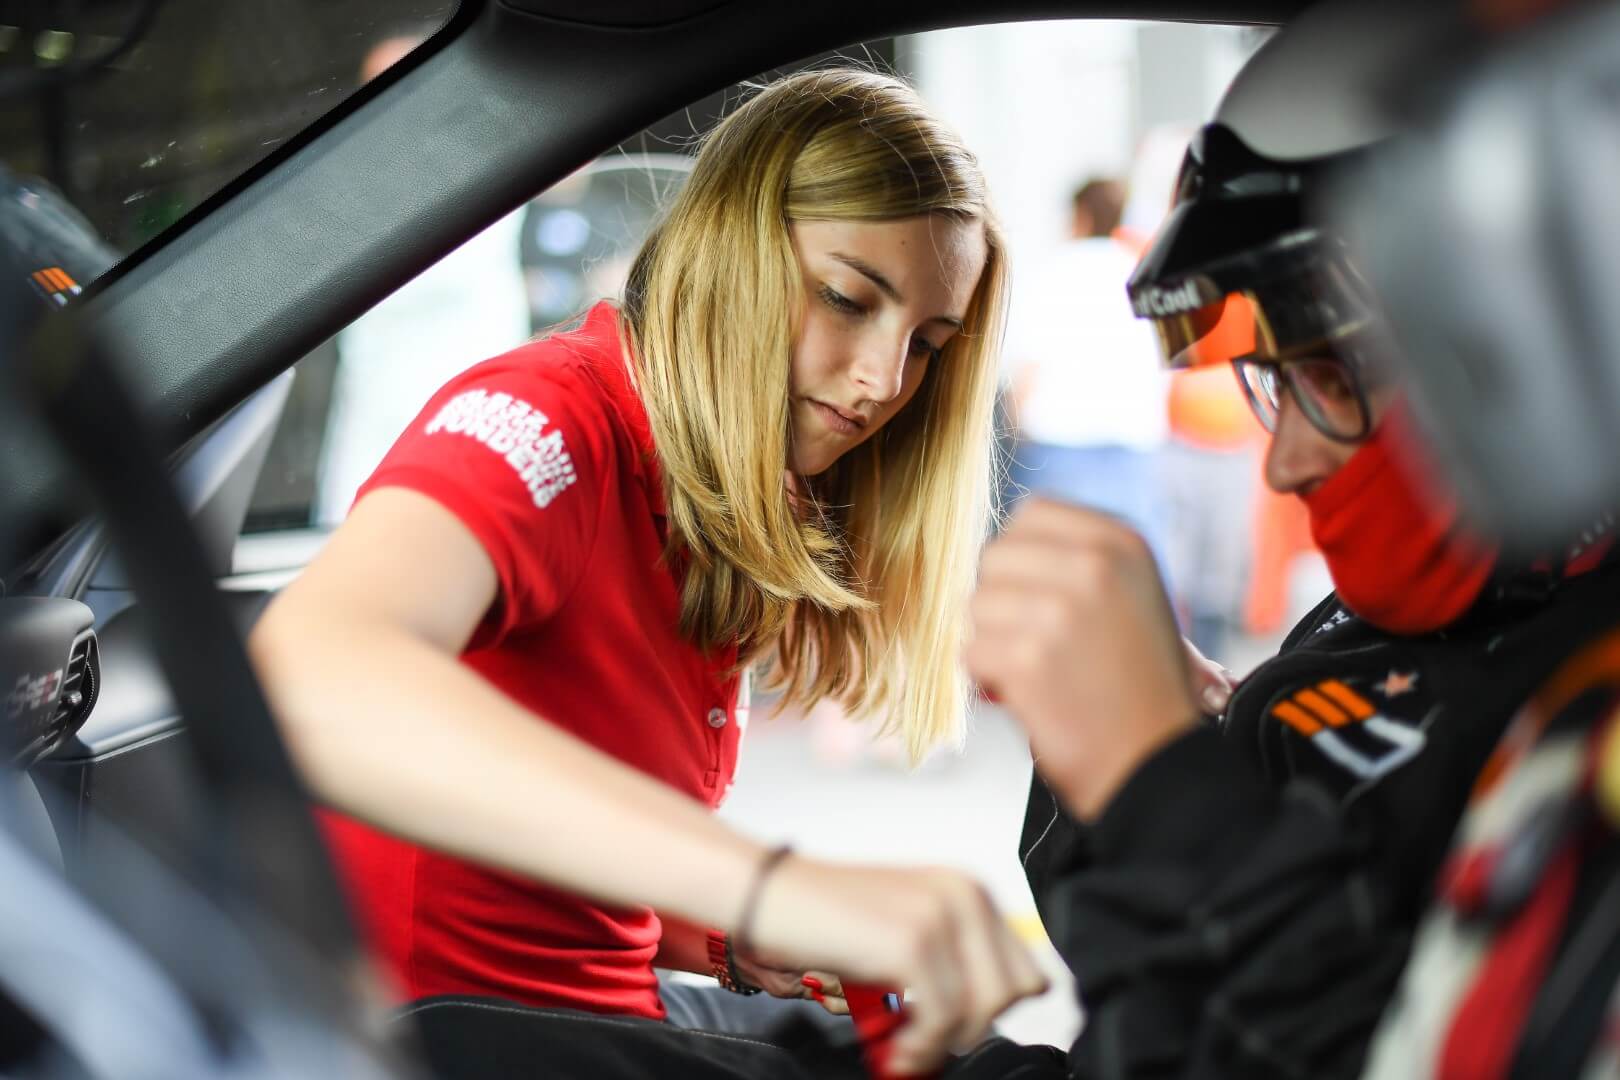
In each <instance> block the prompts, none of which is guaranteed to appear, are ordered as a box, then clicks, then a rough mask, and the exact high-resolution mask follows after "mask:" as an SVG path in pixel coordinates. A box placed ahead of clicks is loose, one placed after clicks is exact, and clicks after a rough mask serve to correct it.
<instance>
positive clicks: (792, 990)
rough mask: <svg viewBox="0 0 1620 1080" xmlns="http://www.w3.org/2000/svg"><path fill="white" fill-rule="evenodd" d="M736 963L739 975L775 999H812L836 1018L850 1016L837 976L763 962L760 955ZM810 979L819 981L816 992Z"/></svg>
mask: <svg viewBox="0 0 1620 1080" xmlns="http://www.w3.org/2000/svg"><path fill="white" fill-rule="evenodd" d="M733 962H734V963H735V964H736V966H737V974H739V975H741V976H742V977H743V978H744V979H746V980H747V981H748V983H749V985H751V986H757V987H759V988H760V989H761V990H763V991H765V992H766V993H767V994H769V995H771V996H772V997H779V998H809V999H811V1000H813V1001H815V1002H816V1003H817V1004H818V1005H820V1006H821V1007H822V1008H823V1009H826V1010H827V1011H828V1012H830V1013H832V1014H833V1015H834V1016H848V1015H849V1003H848V1002H847V1001H845V1000H844V987H843V984H842V983H840V982H839V981H838V976H836V975H832V974H829V973H828V972H825V971H805V970H804V969H803V968H796V967H794V966H792V965H791V964H779V963H775V962H772V961H770V960H765V959H762V958H761V957H759V956H758V955H757V954H756V955H752V956H745V955H743V954H742V953H737V954H735V956H734V957H733ZM806 979H813V980H815V990H814V992H812V990H811V987H810V985H809V984H808V983H806V981H805V980H806Z"/></svg>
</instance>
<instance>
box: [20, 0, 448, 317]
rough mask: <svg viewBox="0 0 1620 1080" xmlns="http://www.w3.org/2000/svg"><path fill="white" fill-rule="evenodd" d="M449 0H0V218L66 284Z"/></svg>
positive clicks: (196, 193)
mask: <svg viewBox="0 0 1620 1080" xmlns="http://www.w3.org/2000/svg"><path fill="white" fill-rule="evenodd" d="M455 7H456V3H455V0H344V2H342V3H334V2H332V0H96V2H89V0H61V2H55V3H37V2H28V0H0V86H3V87H4V89H5V90H6V91H7V92H8V93H7V97H6V102H7V105H8V108H7V109H5V110H3V111H0V228H4V230H5V233H6V236H7V239H8V240H10V241H11V242H12V243H14V244H17V246H20V247H22V248H23V249H24V250H26V251H29V252H30V253H31V254H33V255H35V258H36V261H40V260H43V261H41V267H42V268H44V267H50V266H56V267H61V268H63V269H64V270H65V271H66V273H67V275H68V277H69V278H70V279H71V281H72V283H73V289H70V290H66V291H67V292H69V293H71V292H72V291H76V289H77V287H78V286H82V285H83V284H85V283H86V282H88V281H89V280H90V279H92V278H94V277H95V276H96V275H98V274H99V273H101V272H102V271H104V270H105V269H106V268H107V267H108V266H110V265H111V264H112V263H113V262H115V261H116V260H117V259H118V258H119V257H121V256H122V255H125V254H128V253H130V252H132V251H134V250H135V249H137V248H139V247H140V246H141V245H142V244H145V243H146V242H147V241H149V240H151V239H152V238H153V237H155V236H157V235H159V234H160V233H162V232H163V231H164V230H165V229H167V228H168V227H169V226H170V225H172V224H174V223H175V222H176V221H177V220H179V218H180V217H181V216H182V215H184V214H185V213H186V212H187V211H189V210H191V209H192V208H193V207H195V206H196V205H197V204H198V203H200V202H202V201H203V200H204V199H206V198H208V196H210V195H212V194H213V193H214V192H216V191H218V190H219V189H220V188H222V187H224V186H225V185H226V184H228V183H229V182H230V181H231V180H233V179H235V178H236V177H238V176H240V175H241V174H242V173H243V172H245V171H246V170H248V169H249V168H251V167H252V166H253V165H254V164H255V163H257V162H258V161H259V160H260V159H262V158H263V157H264V156H265V155H266V154H269V153H270V152H272V151H273V150H274V149H275V148H276V147H278V146H280V145H282V144H283V143H285V142H287V140H289V139H291V138H292V137H293V136H295V135H296V134H298V132H300V131H301V130H303V129H304V128H305V127H307V126H308V125H309V124H310V123H311V122H313V121H314V120H316V119H317V118H319V117H320V116H322V115H323V114H325V113H326V112H328V111H330V110H331V109H332V108H334V107H335V106H337V105H338V104H339V103H340V102H342V101H343V100H344V99H345V98H347V97H348V96H349V95H350V94H351V93H353V92H354V90H355V89H357V88H358V87H360V86H361V85H362V84H363V83H364V82H365V81H367V80H368V79H370V78H373V77H375V76H376V75H378V74H380V73H381V72H382V71H383V70H385V69H386V68H387V67H388V66H389V65H390V64H392V63H394V62H395V61H397V60H399V59H400V58H402V57H404V56H405V55H406V54H408V53H409V52H410V51H411V50H412V49H413V48H415V47H416V46H417V45H418V44H420V43H421V42H422V41H424V40H426V38H427V37H428V36H429V35H431V34H432V33H433V32H434V31H435V30H437V29H439V28H440V27H442V26H443V25H444V24H445V23H446V22H447V21H448V20H449V18H450V16H451V15H452V14H453V13H454V11H455ZM19 92H20V93H21V95H22V96H18V95H19ZM22 102H28V103H29V104H28V105H26V106H25V105H22V104H20V103H22ZM19 230H20V231H21V232H23V233H25V234H26V236H25V237H24V238H23V242H21V243H18V237H16V236H13V235H12V234H13V233H14V232H17V231H19ZM58 249H61V250H62V251H63V253H62V254H60V255H57V254H56V252H57V251H58ZM55 280H56V281H58V282H59V281H60V279H55Z"/></svg>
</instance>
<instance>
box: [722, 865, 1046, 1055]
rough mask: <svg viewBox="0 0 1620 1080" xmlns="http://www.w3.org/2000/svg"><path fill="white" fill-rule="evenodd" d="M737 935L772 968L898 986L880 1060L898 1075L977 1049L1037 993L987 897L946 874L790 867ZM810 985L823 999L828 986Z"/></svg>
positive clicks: (767, 886) (768, 885)
mask: <svg viewBox="0 0 1620 1080" xmlns="http://www.w3.org/2000/svg"><path fill="white" fill-rule="evenodd" d="M745 932H746V933H747V934H748V948H749V949H750V950H751V951H752V952H754V953H756V954H757V955H761V956H769V957H772V958H773V959H772V965H773V966H780V968H782V969H786V970H792V969H794V968H796V967H798V966H800V965H802V966H803V967H805V968H812V969H824V970H827V971H836V972H838V973H839V975H840V976H841V977H842V979H843V981H844V982H846V983H847V982H852V981H858V982H866V983H873V984H877V985H883V986H894V987H904V988H905V989H906V991H907V998H906V1009H907V1012H908V1018H907V1021H906V1024H905V1026H904V1027H903V1028H901V1029H900V1031H899V1033H898V1034H897V1035H896V1036H895V1042H894V1049H893V1056H892V1057H891V1058H890V1059H889V1066H890V1069H891V1071H893V1072H896V1073H900V1074H908V1073H924V1072H928V1071H930V1070H932V1069H934V1068H936V1067H937V1066H938V1065H939V1063H940V1062H941V1061H942V1060H943V1059H944V1056H945V1055H946V1054H947V1053H948V1052H949V1051H950V1050H951V1049H952V1048H953V1047H957V1046H971V1045H973V1044H975V1043H977V1042H978V1041H980V1040H981V1039H983V1038H984V1036H985V1035H986V1033H988V1031H989V1029H990V1021H991V1020H993V1019H994V1018H995V1017H996V1016H997V1015H999V1014H1000V1013H1001V1012H1002V1011H1003V1010H1004V1009H1006V1008H1007V1006H1009V1005H1011V1004H1012V1003H1013V1002H1015V1001H1018V1000H1019V999H1021V998H1025V997H1029V996H1031V995H1033V994H1039V993H1041V992H1042V991H1043V990H1045V989H1046V979H1045V977H1044V976H1042V975H1041V973H1040V970H1039V969H1038V968H1037V967H1036V966H1035V961H1034V960H1033V959H1032V958H1031V957H1030V955H1029V952H1028V950H1026V949H1025V948H1024V946H1023V945H1022V944H1021V943H1020V942H1019V941H1018V939H1017V938H1016V937H1015V936H1014V935H1013V933H1012V931H1011V930H1009V929H1008V927H1007V923H1006V920H1004V919H1003V918H1002V917H1001V915H1000V913H999V912H998V911H997V910H996V907H995V905H994V904H993V903H992V902H991V900H990V896H989V894H988V893H986V892H985V890H984V888H983V887H982V886H981V885H979V884H978V883H977V882H975V881H973V880H972V879H971V878H969V877H967V876H965V875H963V874H961V873H958V872H956V871H954V870H935V869H926V870H884V869H867V868H858V867H849V866H838V865H833V864H829V863H823V862H819V861H814V860H810V859H804V858H798V857H790V858H788V859H786V860H785V861H783V862H782V863H781V865H779V866H778V867H777V868H776V869H775V870H774V871H772V873H771V875H770V877H768V878H767V879H766V881H765V882H764V884H763V886H762V887H761V890H760V894H759V900H758V906H757V909H756V911H755V913H754V917H753V921H752V925H750V926H749V927H746V928H745ZM743 974H745V975H750V977H751V973H750V972H749V971H748V970H747V969H745V970H744V972H743ZM816 977H818V978H821V979H822V980H823V993H824V994H828V996H831V994H830V989H829V984H828V982H827V977H826V976H819V975H818V976H816ZM830 986H831V987H836V988H837V989H838V990H839V991H840V993H841V991H842V987H841V986H840V985H839V984H838V983H836V982H833V983H831V984H830ZM767 989H769V988H768V987H767ZM790 996H798V995H797V994H794V995H790ZM829 1008H830V1007H829Z"/></svg>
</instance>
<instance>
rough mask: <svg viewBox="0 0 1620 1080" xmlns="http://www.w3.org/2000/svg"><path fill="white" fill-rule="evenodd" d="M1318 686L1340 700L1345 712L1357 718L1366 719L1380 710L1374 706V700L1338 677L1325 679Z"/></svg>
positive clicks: (1323, 691)
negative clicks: (1359, 692) (1368, 698)
mask: <svg viewBox="0 0 1620 1080" xmlns="http://www.w3.org/2000/svg"><path fill="white" fill-rule="evenodd" d="M1316 688H1317V689H1318V690H1320V691H1322V693H1324V694H1326V695H1327V696H1328V697H1330V698H1332V699H1333V700H1334V701H1336V702H1338V703H1339V704H1340V705H1341V706H1343V708H1344V711H1345V712H1347V713H1349V714H1350V715H1351V716H1353V717H1355V718H1356V719H1357V720H1365V719H1367V717H1369V716H1371V715H1372V714H1373V713H1375V712H1377V711H1378V710H1377V709H1375V708H1373V706H1372V702H1370V701H1368V700H1367V699H1366V698H1364V697H1362V696H1361V695H1360V694H1358V693H1356V692H1355V691H1354V690H1352V689H1350V688H1349V687H1348V686H1346V685H1344V683H1342V682H1340V681H1339V680H1338V679H1325V680H1323V681H1322V682H1319V683H1317V684H1316Z"/></svg>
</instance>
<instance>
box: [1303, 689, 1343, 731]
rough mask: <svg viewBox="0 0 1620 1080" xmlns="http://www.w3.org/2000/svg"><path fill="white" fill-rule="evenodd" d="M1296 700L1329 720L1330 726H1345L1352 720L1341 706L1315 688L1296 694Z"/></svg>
mask: <svg viewBox="0 0 1620 1080" xmlns="http://www.w3.org/2000/svg"><path fill="white" fill-rule="evenodd" d="M1294 700H1295V701H1296V702H1298V703H1299V704H1300V705H1302V706H1304V707H1305V708H1307V709H1309V710H1311V712H1313V713H1315V714H1316V715H1317V716H1320V717H1321V718H1322V719H1323V720H1326V721H1327V724H1328V726H1329V727H1344V725H1346V724H1348V723H1349V722H1350V714H1349V713H1347V712H1345V711H1344V710H1343V709H1341V708H1339V707H1338V706H1337V705H1335V704H1333V702H1331V701H1329V700H1328V699H1327V698H1325V697H1323V696H1322V695H1321V694H1318V693H1317V692H1316V691H1315V690H1301V691H1300V692H1299V693H1297V694H1295V695H1294Z"/></svg>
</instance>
